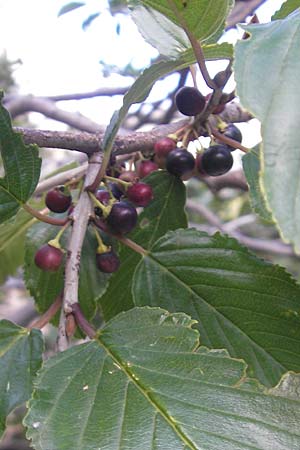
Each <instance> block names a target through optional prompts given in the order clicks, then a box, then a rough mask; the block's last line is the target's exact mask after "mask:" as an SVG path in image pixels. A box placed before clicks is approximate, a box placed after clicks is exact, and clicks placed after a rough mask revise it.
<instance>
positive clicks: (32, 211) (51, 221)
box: [22, 203, 69, 226]
mask: <svg viewBox="0 0 300 450" xmlns="http://www.w3.org/2000/svg"><path fill="white" fill-rule="evenodd" d="M22 208H23V209H25V211H27V212H28V213H29V214H31V215H32V216H33V217H35V218H36V219H38V220H40V221H41V222H45V223H49V224H51V225H58V226H64V225H65V224H66V223H67V222H68V220H69V219H68V217H66V218H65V219H58V218H56V217H51V216H47V215H46V214H42V213H41V212H40V211H37V210H36V209H34V208H32V207H31V206H30V205H28V204H27V203H24V204H23V205H22Z"/></svg>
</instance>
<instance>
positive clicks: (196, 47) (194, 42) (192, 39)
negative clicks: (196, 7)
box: [168, 0, 218, 90]
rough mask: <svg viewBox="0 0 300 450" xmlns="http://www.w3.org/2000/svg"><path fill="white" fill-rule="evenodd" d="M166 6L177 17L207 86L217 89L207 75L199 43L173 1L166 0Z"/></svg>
mask: <svg viewBox="0 0 300 450" xmlns="http://www.w3.org/2000/svg"><path fill="white" fill-rule="evenodd" d="M168 4H169V6H170V8H171V9H172V11H173V12H174V14H175V16H176V17H177V19H178V21H179V23H180V25H181V27H182V29H183V30H184V32H185V34H186V35H187V37H188V39H189V41H190V43H191V46H192V49H193V51H194V54H195V56H196V59H197V63H198V66H199V69H200V72H201V73H202V76H203V78H204V80H205V82H206V84H207V86H208V87H210V88H211V89H214V90H215V89H217V88H218V86H217V85H216V83H215V82H214V81H213V80H212V79H211V78H210V75H209V73H208V70H207V67H206V63H205V57H204V53H203V50H202V47H201V44H200V42H198V41H197V39H196V38H195V36H194V35H193V34H192V33H191V32H190V30H189V28H188V26H187V24H186V21H185V19H184V17H183V16H182V15H181V14H180V13H179V11H178V9H177V7H176V5H175V3H174V1H173V0H168Z"/></svg>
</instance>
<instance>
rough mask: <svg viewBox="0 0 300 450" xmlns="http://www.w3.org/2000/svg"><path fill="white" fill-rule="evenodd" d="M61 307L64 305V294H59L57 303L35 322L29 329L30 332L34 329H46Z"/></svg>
mask: <svg viewBox="0 0 300 450" xmlns="http://www.w3.org/2000/svg"><path fill="white" fill-rule="evenodd" d="M61 305H62V294H59V295H58V296H57V297H56V299H55V301H54V302H53V303H52V305H51V306H50V308H49V309H47V311H46V312H45V313H44V314H43V315H42V316H41V317H39V318H38V319H37V320H36V321H34V322H33V323H32V324H31V325H29V326H28V327H27V328H29V329H30V330H31V329H32V328H38V329H40V330H41V329H42V328H44V326H45V325H47V324H48V323H49V322H50V320H51V319H52V318H53V317H54V316H55V314H56V313H57V311H59V310H60V308H61Z"/></svg>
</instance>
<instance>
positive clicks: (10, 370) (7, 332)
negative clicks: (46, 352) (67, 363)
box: [0, 320, 43, 438]
mask: <svg viewBox="0 0 300 450" xmlns="http://www.w3.org/2000/svg"><path fill="white" fill-rule="evenodd" d="M42 351H43V339H42V335H41V332H40V331H39V330H26V329H24V328H21V327H18V326H17V325H15V324H13V323H11V322H9V321H8V320H1V321H0V438H1V435H2V434H3V432H4V429H5V420H6V416H7V415H8V414H9V413H10V412H11V411H13V409H14V408H15V407H16V406H18V405H21V404H22V403H24V402H25V401H26V400H28V399H29V397H30V396H31V393H32V389H33V386H32V382H33V378H34V376H35V374H36V372H37V370H38V369H39V368H40V366H41V363H42Z"/></svg>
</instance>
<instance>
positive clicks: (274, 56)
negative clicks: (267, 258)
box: [235, 10, 300, 251]
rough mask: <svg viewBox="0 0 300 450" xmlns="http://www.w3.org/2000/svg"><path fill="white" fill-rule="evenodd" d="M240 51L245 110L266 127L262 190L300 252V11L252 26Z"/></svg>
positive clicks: (237, 60) (238, 73)
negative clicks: (299, 181)
mask: <svg viewBox="0 0 300 450" xmlns="http://www.w3.org/2000/svg"><path fill="white" fill-rule="evenodd" d="M245 29H246V30H247V31H248V32H249V33H250V34H251V38H249V39H246V40H244V41H242V42H239V43H238V44H237V46H236V56H235V79H236V82H237V93H238V96H239V97H240V99H241V102H242V103H243V105H244V107H246V108H247V109H249V110H250V111H251V112H252V113H253V114H254V115H255V116H257V118H258V119H259V120H260V121H261V125H262V128H261V132H262V138H263V144H262V155H261V163H262V166H261V175H260V185H261V187H262V190H263V192H264V194H265V197H266V200H267V203H268V206H269V207H270V209H271V210H272V216H273V217H274V219H275V220H276V222H277V226H278V228H279V231H280V232H281V234H282V236H283V238H284V239H285V241H287V242H291V243H292V244H293V245H294V246H295V249H296V250H297V251H300V208H299V204H300V189H299V186H300V185H299V183H298V180H299V171H300V152H299V150H298V149H299V142H300V127H299V123H300V108H299V103H300V90H299V76H300V58H299V46H298V42H300V10H297V11H296V12H294V13H293V14H291V15H290V16H288V17H287V18H286V19H284V20H277V21H274V22H272V23H269V24H264V25H255V26H254V25H253V26H247V27H245Z"/></svg>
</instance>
